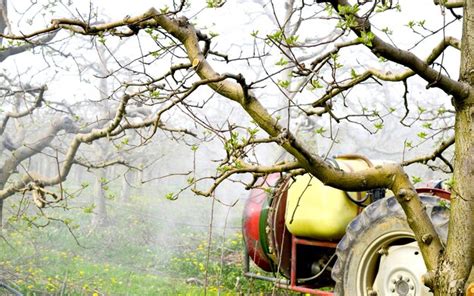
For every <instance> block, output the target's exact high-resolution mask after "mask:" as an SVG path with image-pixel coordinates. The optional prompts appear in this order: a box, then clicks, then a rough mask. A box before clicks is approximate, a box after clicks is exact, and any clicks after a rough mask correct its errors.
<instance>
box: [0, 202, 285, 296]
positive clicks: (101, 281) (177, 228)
mask: <svg viewBox="0 0 474 296" xmlns="http://www.w3.org/2000/svg"><path fill="white" fill-rule="evenodd" d="M14 202H15V201H11V204H13V203H14ZM196 202H197V203H199V206H202V204H201V202H200V201H196ZM16 212H19V211H16ZM10 213H13V211H10ZM189 213H193V214H195V215H201V216H202V217H196V218H197V220H196V221H198V220H199V219H202V218H207V220H208V215H209V212H208V210H206V209H205V208H204V209H202V212H197V211H196V204H195V203H194V202H189V201H188V203H186V204H184V205H176V204H173V202H171V201H163V200H156V199H150V198H145V197H135V199H134V200H132V201H130V202H129V203H126V204H124V203H122V204H120V203H119V202H117V201H113V202H109V205H108V214H109V220H108V221H109V223H108V224H107V226H104V227H92V226H91V225H90V220H91V215H90V214H86V213H84V211H83V210H82V207H74V208H73V209H71V210H68V211H64V209H51V210H48V211H47V212H46V214H47V215H48V216H50V217H54V218H55V219H58V220H57V221H56V220H55V221H52V222H51V223H50V224H49V225H48V226H46V227H35V226H34V224H32V222H31V221H34V222H35V223H41V221H42V220H41V219H44V218H41V217H39V216H38V212H37V211H36V210H34V209H33V208H32V207H31V206H30V207H29V209H27V210H25V211H22V214H21V215H16V216H12V217H15V218H14V219H9V223H8V225H7V227H6V229H5V230H4V231H3V234H2V238H3V239H2V240H1V241H0V279H3V280H4V281H6V282H7V283H8V284H9V285H10V286H12V287H14V288H15V289H17V290H19V291H21V292H22V293H24V294H25V295H95V296H97V295H204V294H207V295H218V294H219V295H236V294H239V293H242V294H259V293H269V292H271V291H272V289H273V287H272V285H271V284H270V283H266V282H260V281H253V280H248V279H246V278H244V277H243V275H242V268H243V267H242V261H243V260H242V237H241V234H240V230H239V229H238V228H239V227H236V226H235V225H238V224H239V221H240V217H239V216H236V217H234V218H232V219H233V220H232V219H231V220H232V221H229V225H234V226H230V227H228V228H227V229H225V233H224V228H223V227H222V225H220V226H219V225H216V227H215V228H214V229H213V233H214V234H213V236H212V239H211V245H210V247H209V244H208V243H209V238H208V235H209V233H208V229H207V226H206V223H204V222H196V221H194V222H193V221H191V219H190V217H189ZM171 216H173V218H174V220H172V221H171V224H170V223H169V222H170V221H169V219H170V217H171ZM35 217H36V218H35ZM38 217H39V218H38ZM215 218H216V221H221V220H220V219H221V218H222V217H220V216H218V214H216V217H215ZM59 221H63V222H59ZM64 221H66V224H67V225H66V224H64ZM201 221H203V220H201ZM204 221H206V220H204ZM178 222H179V223H178ZM67 226H69V227H70V228H72V229H74V230H73V234H74V236H73V235H72V234H71V232H70V231H69V230H68V227H67ZM203 226H205V227H203ZM254 271H255V272H258V270H254ZM206 278H207V282H206ZM206 283H207V284H206ZM2 292H3V291H2V290H0V294H1V293H2ZM278 294H282V293H278Z"/></svg>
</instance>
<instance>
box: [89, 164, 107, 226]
mask: <svg viewBox="0 0 474 296" xmlns="http://www.w3.org/2000/svg"><path fill="white" fill-rule="evenodd" d="M105 176H106V174H105V170H99V171H98V172H97V176H96V181H95V190H94V191H95V194H94V200H95V209H94V216H93V218H92V225H94V226H104V225H105V224H107V207H106V206H107V205H106V201H105V192H104V187H103V186H104V184H103V181H104V180H105Z"/></svg>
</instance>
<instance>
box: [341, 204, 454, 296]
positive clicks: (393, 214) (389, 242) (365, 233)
mask: <svg viewBox="0 0 474 296" xmlns="http://www.w3.org/2000/svg"><path fill="white" fill-rule="evenodd" d="M420 199H421V201H422V202H423V204H424V205H425V208H426V213H427V214H428V217H430V219H431V221H432V222H433V225H434V227H435V229H436V232H437V233H438V235H439V236H440V238H441V240H442V241H443V242H446V238H447V232H448V222H449V209H447V207H446V206H442V203H440V199H439V198H436V197H432V196H421V197H420ZM389 251H390V252H389ZM397 252H398V253H397ZM397 254H398V255H397ZM336 255H337V261H336V263H335V264H334V267H333V269H332V278H333V280H334V281H335V282H336V284H335V288H334V293H335V295H340V296H342V295H346V296H366V295H369V296H375V295H378V296H385V295H407V296H408V295H410V296H419V295H423V296H424V295H431V293H430V292H429V290H428V288H426V287H425V286H424V285H423V284H422V283H421V274H423V273H425V272H426V267H425V265H424V262H423V258H422V256H421V253H420V252H419V248H418V245H416V242H415V239H414V235H413V231H412V230H411V229H410V228H409V226H408V223H407V222H406V216H405V213H404V212H403V210H402V208H401V206H400V205H399V203H398V202H397V200H396V199H395V198H394V197H390V198H384V199H381V200H379V201H377V202H374V203H373V204H371V205H369V206H368V207H367V208H365V209H364V211H362V213H361V214H360V215H358V216H357V217H356V218H355V219H354V220H352V222H351V223H350V224H349V225H348V226H347V230H346V234H345V236H344V237H343V238H342V239H341V241H340V242H339V244H338V245H337V248H336ZM390 256H391V257H390ZM395 256H398V257H395ZM389 257H390V259H391V260H387V259H389ZM384 264H385V265H384ZM387 264H388V265H387ZM379 269H380V270H379ZM377 276H378V279H377ZM410 280H411V281H410Z"/></svg>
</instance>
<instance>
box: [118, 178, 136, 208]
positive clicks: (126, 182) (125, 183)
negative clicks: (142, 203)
mask: <svg viewBox="0 0 474 296" xmlns="http://www.w3.org/2000/svg"><path fill="white" fill-rule="evenodd" d="M133 179H134V172H132V171H128V170H127V171H126V172H125V173H124V174H123V176H122V191H121V192H120V201H121V202H125V203H126V202H128V201H129V200H130V191H131V190H130V184H133Z"/></svg>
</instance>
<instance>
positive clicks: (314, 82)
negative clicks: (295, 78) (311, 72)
mask: <svg viewBox="0 0 474 296" xmlns="http://www.w3.org/2000/svg"><path fill="white" fill-rule="evenodd" d="M311 87H312V88H313V90H315V89H318V88H323V87H324V86H323V85H322V84H321V83H320V82H319V80H317V79H311Z"/></svg>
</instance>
